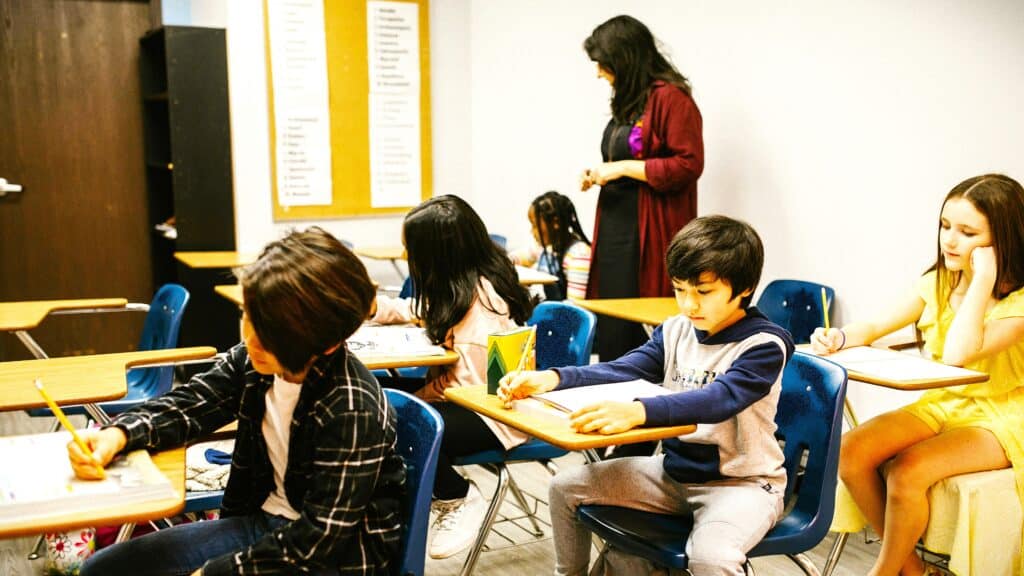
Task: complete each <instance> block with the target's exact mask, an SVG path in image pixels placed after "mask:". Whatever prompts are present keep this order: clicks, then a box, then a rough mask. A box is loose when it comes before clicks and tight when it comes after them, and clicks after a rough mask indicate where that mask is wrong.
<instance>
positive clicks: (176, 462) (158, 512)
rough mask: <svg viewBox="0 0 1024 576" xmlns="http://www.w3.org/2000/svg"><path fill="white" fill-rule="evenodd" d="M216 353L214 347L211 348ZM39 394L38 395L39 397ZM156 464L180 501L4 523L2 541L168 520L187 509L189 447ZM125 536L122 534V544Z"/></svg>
mask: <svg viewBox="0 0 1024 576" xmlns="http://www.w3.org/2000/svg"><path fill="white" fill-rule="evenodd" d="M211 350H212V348H211ZM37 395H38V394H37ZM151 457H152V458H153V463H154V464H156V466H157V468H159V469H160V472H162V473H163V474H164V476H167V479H168V480H170V481H171V486H173V487H174V490H175V492H176V493H177V497H176V498H163V499H160V500H151V501H146V502H133V503H130V504H126V505H124V506H117V507H113V508H105V509H100V510H90V511H85V512H74V513H68V514H66V515H62V516H54V517H52V518H46V519H36V520H23V521H14V522H7V523H3V524H0V538H15V537H19V536H29V535H36V534H40V533H43V532H62V531H66V530H71V529H73V528H81V527H84V526H114V525H117V524H125V523H132V524H134V523H136V522H145V521H148V520H156V519H158V518H167V517H170V516H174V515H175V514H178V513H179V512H181V510H182V508H184V507H185V448H184V447H179V448H173V449H170V450H163V451H160V452H154V453H151ZM120 539H121V537H120V535H119V541H120Z"/></svg>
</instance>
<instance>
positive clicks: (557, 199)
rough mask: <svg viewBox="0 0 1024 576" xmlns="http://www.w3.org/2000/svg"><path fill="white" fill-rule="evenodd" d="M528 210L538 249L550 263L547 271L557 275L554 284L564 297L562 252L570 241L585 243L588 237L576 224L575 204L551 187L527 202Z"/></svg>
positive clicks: (577, 223)
mask: <svg viewBox="0 0 1024 576" xmlns="http://www.w3.org/2000/svg"><path fill="white" fill-rule="evenodd" d="M530 213H532V214H533V219H534V222H536V226H537V235H538V236H540V247H541V251H543V252H544V253H545V254H546V255H547V259H548V264H549V266H550V267H551V269H550V270H548V272H550V273H552V274H554V275H555V276H558V287H559V289H561V291H562V297H563V298H564V297H565V294H566V293H567V292H566V288H567V286H568V284H569V281H568V279H567V278H566V276H565V270H563V269H562V261H563V260H564V259H565V254H566V252H568V251H569V248H572V245H573V244H575V243H577V242H583V243H585V244H587V245H588V246H589V245H590V240H588V239H587V234H586V233H585V232H584V231H583V227H582V226H580V219H579V216H577V215H576V207H575V206H573V205H572V200H570V199H569V197H568V196H565V195H563V194H559V193H558V192H555V191H554V190H551V191H548V192H545V193H543V194H541V195H540V196H537V197H536V198H534V199H533V202H531V203H530ZM541 222H543V223H544V226H543V227H542V226H541V225H540V223H541Z"/></svg>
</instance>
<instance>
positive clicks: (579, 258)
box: [509, 241, 591, 299]
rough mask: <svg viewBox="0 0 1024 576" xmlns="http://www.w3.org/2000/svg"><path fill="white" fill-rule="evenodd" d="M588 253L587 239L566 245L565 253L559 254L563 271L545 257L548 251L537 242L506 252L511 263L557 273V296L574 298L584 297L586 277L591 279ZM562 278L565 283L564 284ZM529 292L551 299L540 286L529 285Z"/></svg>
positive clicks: (589, 251)
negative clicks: (559, 292)
mask: <svg viewBox="0 0 1024 576" xmlns="http://www.w3.org/2000/svg"><path fill="white" fill-rule="evenodd" d="M590 253H591V247H590V245H589V244H587V243H586V242H582V241H577V242H574V243H573V244H572V246H569V250H567V251H566V253H565V256H563V257H562V269H561V272H562V274H561V275H560V274H559V270H558V269H557V268H556V267H555V266H554V265H553V264H552V263H551V262H549V261H548V254H549V252H545V251H544V250H541V247H540V245H538V244H533V245H532V246H530V247H528V248H522V249H520V250H516V251H514V252H510V253H509V258H510V259H511V260H512V263H513V264H519V265H520V266H527V267H530V268H534V269H536V270H539V271H541V272H545V273H547V274H553V275H555V276H558V277H559V286H558V288H559V290H560V291H561V292H562V294H559V295H557V297H558V299H564V298H573V299H583V298H586V297H587V281H588V280H589V279H590ZM563 282H564V284H563ZM530 288H531V291H530V294H531V295H537V296H541V297H542V299H543V298H547V299H551V298H552V297H554V296H553V295H551V294H549V293H548V291H547V290H544V288H543V287H539V286H536V285H534V286H531V287H530Z"/></svg>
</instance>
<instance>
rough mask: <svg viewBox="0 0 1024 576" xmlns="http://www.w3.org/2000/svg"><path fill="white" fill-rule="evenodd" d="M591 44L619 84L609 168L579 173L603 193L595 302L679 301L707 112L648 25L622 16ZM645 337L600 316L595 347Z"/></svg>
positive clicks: (614, 350) (617, 351)
mask: <svg viewBox="0 0 1024 576" xmlns="http://www.w3.org/2000/svg"><path fill="white" fill-rule="evenodd" d="M583 48H584V50H586V52H587V55H588V56H589V57H590V59H591V60H593V61H594V62H595V63H596V64H597V75H598V77H600V78H603V79H605V80H607V81H608V83H609V84H611V86H612V99H611V112H612V118H611V120H609V122H608V125H607V126H606V127H605V130H604V137H603V138H602V140H601V156H602V163H601V164H599V165H597V166H595V167H593V168H590V169H587V170H584V171H583V174H582V175H581V177H580V189H581V190H588V189H589V188H590V187H591V186H593V185H595V184H596V185H598V186H600V187H601V194H600V196H599V198H598V205H597V217H596V219H595V222H594V236H593V238H594V255H593V263H592V268H591V273H590V282H589V286H588V289H587V297H588V298H630V297H637V296H671V295H672V285H671V283H670V281H669V278H668V276H667V274H666V273H665V266H664V262H663V259H664V257H665V249H666V248H667V247H668V244H669V242H670V241H671V240H672V237H673V236H674V235H675V233H676V232H677V231H678V230H679V229H680V228H682V227H683V226H684V225H686V223H687V222H689V221H690V220H691V219H693V218H694V217H696V215H697V178H699V177H700V175H701V172H702V171H703V169H704V143H703V139H702V138H703V137H702V133H701V126H702V124H701V115H700V111H699V110H698V109H697V105H696V104H695V103H694V101H693V98H692V97H691V96H690V83H689V81H688V80H687V79H686V78H685V77H684V76H683V75H682V74H680V73H679V72H678V71H677V70H676V69H675V68H674V67H673V66H672V64H671V63H670V62H669V61H668V60H667V59H666V58H665V57H664V56H663V55H662V54H661V52H659V51H658V47H657V45H656V44H655V40H654V36H653V35H652V34H651V32H650V30H648V29H647V27H646V26H644V25H643V23H641V22H640V21H639V20H637V19H635V18H633V17H630V16H616V17H615V18H612V19H611V20H608V21H607V22H605V23H603V24H601V25H600V26H598V27H597V28H595V29H594V31H593V33H591V35H590V37H588V38H587V39H586V41H585V42H584V43H583ZM646 340H647V336H646V334H645V333H644V331H643V330H642V329H641V328H640V326H639V325H638V324H636V323H631V322H625V321H622V320H616V319H612V318H608V317H606V316H601V317H599V320H598V329H597V334H596V341H595V344H594V347H595V349H596V351H597V353H598V354H599V355H600V357H601V359H602V360H611V359H613V358H618V357H619V356H621V355H622V354H624V353H626V352H628V351H629V350H632V349H633V348H635V347H637V346H639V345H641V344H643V343H644V342H645V341H646Z"/></svg>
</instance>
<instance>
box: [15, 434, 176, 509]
mask: <svg viewBox="0 0 1024 576" xmlns="http://www.w3.org/2000/svg"><path fill="white" fill-rule="evenodd" d="M70 441H71V434H69V433H68V432H66V431H65V432H54V433H52V434H33V435H28V436H6V437H0V461H2V462H4V466H3V467H2V468H0V524H2V523H3V522H4V521H5V520H15V519H16V520H19V521H21V520H26V519H34V518H39V519H43V518H48V517H53V516H60V515H63V514H67V513H69V512H85V511H89V510H103V509H107V508H111V507H116V506H123V505H125V504H132V503H137V502H148V501H152V500H163V499H167V498H176V497H177V492H176V491H175V489H174V487H173V486H172V485H171V482H170V480H168V479H167V477H166V476H164V475H163V474H162V473H160V470H159V469H158V468H157V467H156V465H155V464H153V461H152V460H151V459H150V457H149V454H148V453H147V452H146V451H145V450H136V451H134V452H130V453H128V454H126V455H125V456H123V457H120V458H117V459H115V460H114V461H113V462H112V463H111V464H109V465H108V466H107V469H106V471H107V478H106V479H105V480H95V481H92V480H80V479H78V478H77V477H75V473H74V472H73V471H72V470H71V463H70V462H69V461H68V450H67V445H68V442H70Z"/></svg>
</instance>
